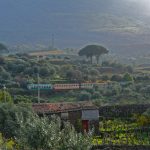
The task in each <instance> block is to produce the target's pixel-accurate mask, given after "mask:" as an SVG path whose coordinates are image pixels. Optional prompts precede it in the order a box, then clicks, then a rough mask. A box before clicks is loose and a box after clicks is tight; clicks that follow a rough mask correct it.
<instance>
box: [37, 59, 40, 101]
mask: <svg viewBox="0 0 150 150" xmlns="http://www.w3.org/2000/svg"><path fill="white" fill-rule="evenodd" d="M37 63H39V56H38V57H37ZM37 82H38V103H40V85H39V84H40V76H39V64H38V70H37Z"/></svg>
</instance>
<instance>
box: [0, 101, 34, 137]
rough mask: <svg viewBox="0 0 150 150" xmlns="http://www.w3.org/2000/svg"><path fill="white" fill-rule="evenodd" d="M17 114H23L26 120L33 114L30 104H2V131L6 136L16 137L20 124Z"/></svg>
mask: <svg viewBox="0 0 150 150" xmlns="http://www.w3.org/2000/svg"><path fill="white" fill-rule="evenodd" d="M16 114H17V115H21V116H23V119H24V120H27V118H28V117H29V116H30V115H31V114H32V110H31V108H30V107H29V105H27V104H26V105H24V104H19V105H14V104H11V103H2V104H0V132H1V133H2V134H3V136H4V137H5V138H15V137H16V136H17V131H18V130H19V128H20V125H19V124H18V123H17V117H16Z"/></svg>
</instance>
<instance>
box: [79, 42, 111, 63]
mask: <svg viewBox="0 0 150 150" xmlns="http://www.w3.org/2000/svg"><path fill="white" fill-rule="evenodd" d="M107 53H108V50H107V49H106V48H105V47H103V46H100V45H87V46H86V47H84V48H83V49H81V50H80V51H79V55H80V56H86V57H87V58H89V57H90V59H91V63H92V57H93V56H95V57H96V60H97V64H98V63H99V57H100V56H101V55H102V54H107Z"/></svg>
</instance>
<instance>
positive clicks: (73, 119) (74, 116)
mask: <svg viewBox="0 0 150 150" xmlns="http://www.w3.org/2000/svg"><path fill="white" fill-rule="evenodd" d="M32 107H33V110H34V111H35V112H36V113H37V114H38V115H40V116H42V115H47V116H51V115H57V116H59V117H60V118H61V119H62V120H65V121H69V122H70V123H71V124H73V125H74V127H75V128H76V129H77V130H78V131H81V130H82V131H83V130H85V131H88V130H89V129H91V128H93V127H94V128H95V131H96V130H98V129H99V110H98V108H97V107H96V106H95V105H94V104H93V103H92V102H76V103H71V102H70V103H68V102H62V103H40V104H33V105H32ZM79 127H80V129H79Z"/></svg>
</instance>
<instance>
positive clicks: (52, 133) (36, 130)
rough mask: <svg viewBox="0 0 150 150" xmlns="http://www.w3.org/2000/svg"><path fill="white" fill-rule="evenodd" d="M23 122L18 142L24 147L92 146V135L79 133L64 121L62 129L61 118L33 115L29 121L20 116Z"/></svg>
mask: <svg viewBox="0 0 150 150" xmlns="http://www.w3.org/2000/svg"><path fill="white" fill-rule="evenodd" d="M18 121H19V124H21V130H20V132H19V138H18V140H17V141H18V143H19V145H20V147H22V149H23V148H24V149H26V150H27V149H33V150H34V149H35V150H38V149H40V150H62V149H63V150H68V149H69V150H88V149H90V148H91V144H90V143H91V141H90V139H91V138H90V136H88V135H82V134H77V133H76V131H75V129H74V128H73V127H72V126H71V125H70V124H69V123H64V126H63V128H62V129H61V122H60V119H59V118H56V117H52V118H51V120H49V119H48V118H45V117H44V118H39V117H37V116H32V118H30V119H29V120H28V121H27V122H24V121H23V120H22V119H21V118H18Z"/></svg>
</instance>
